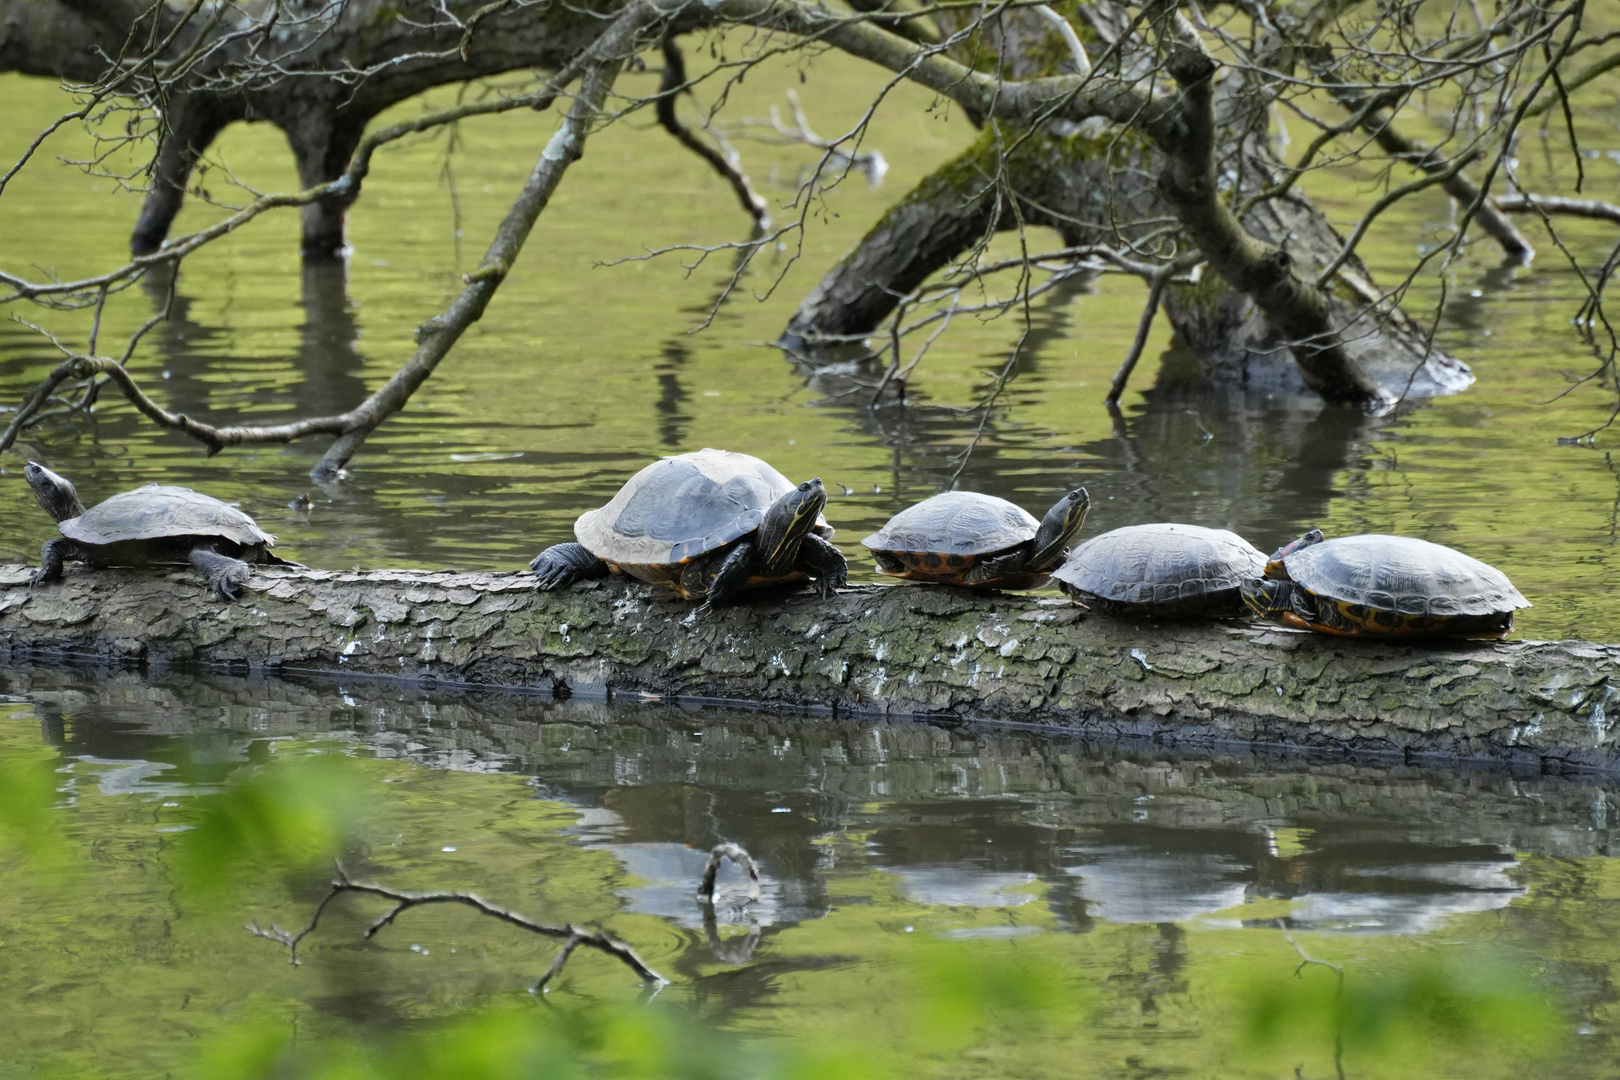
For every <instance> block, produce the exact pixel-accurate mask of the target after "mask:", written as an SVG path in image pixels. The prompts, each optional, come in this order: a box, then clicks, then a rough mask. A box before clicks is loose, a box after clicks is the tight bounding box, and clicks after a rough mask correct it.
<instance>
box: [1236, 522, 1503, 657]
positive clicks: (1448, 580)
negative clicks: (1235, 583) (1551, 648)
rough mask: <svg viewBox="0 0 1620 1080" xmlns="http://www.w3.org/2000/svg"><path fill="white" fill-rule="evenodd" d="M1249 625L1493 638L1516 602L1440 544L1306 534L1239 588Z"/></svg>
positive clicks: (1486, 568)
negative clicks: (1258, 621)
mask: <svg viewBox="0 0 1620 1080" xmlns="http://www.w3.org/2000/svg"><path fill="white" fill-rule="evenodd" d="M1243 602H1244V603H1245V604H1247V605H1248V607H1249V610H1250V611H1252V612H1253V613H1254V614H1255V615H1256V616H1257V617H1259V618H1262V619H1269V620H1272V621H1274V622H1280V623H1282V624H1283V625H1285V626H1292V627H1295V628H1298V629H1301V630H1318V631H1320V632H1322V633H1324V634H1341V635H1346V636H1354V637H1482V638H1500V637H1504V636H1506V634H1507V633H1508V631H1509V630H1511V629H1513V612H1514V611H1516V610H1517V609H1519V608H1527V607H1529V606H1530V601H1528V600H1526V599H1525V598H1524V596H1523V595H1522V594H1521V593H1520V592H1519V590H1518V589H1515V588H1514V587H1513V583H1512V582H1511V581H1509V580H1508V578H1507V575H1506V574H1504V573H1502V571H1500V570H1498V569H1497V568H1496V567H1494V566H1491V565H1489V564H1487V563H1482V562H1480V561H1479V560H1478V559H1475V558H1473V557H1471V556H1468V555H1464V554H1463V553H1462V552H1460V551H1458V550H1456V549H1455V548H1449V547H1446V546H1445V545H1444V544H1435V543H1431V542H1430V541H1428V540H1419V539H1416V538H1415V537H1410V536H1385V535H1382V534H1379V533H1362V534H1359V535H1356V536H1340V537H1335V538H1334V539H1332V540H1327V539H1324V538H1323V536H1322V530H1320V529H1312V530H1311V531H1310V532H1308V533H1306V534H1305V535H1304V536H1301V537H1300V538H1299V539H1298V540H1295V541H1294V542H1293V543H1291V544H1286V545H1284V546H1283V547H1281V548H1279V549H1277V551H1276V552H1275V553H1274V554H1273V555H1272V556H1271V559H1270V561H1269V562H1267V564H1266V567H1265V575H1264V577H1263V578H1260V579H1258V580H1255V581H1253V582H1250V583H1248V584H1246V585H1244V587H1243Z"/></svg>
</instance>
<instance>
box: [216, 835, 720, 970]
mask: <svg viewBox="0 0 1620 1080" xmlns="http://www.w3.org/2000/svg"><path fill="white" fill-rule="evenodd" d="M738 850H741V849H738ZM744 857H746V853H744ZM343 893H363V894H367V895H371V896H380V897H382V898H383V899H385V900H392V901H394V906H393V907H392V908H390V909H389V910H388V911H387V912H386V913H385V914H383V915H382V916H380V917H379V918H377V919H376V920H375V921H374V922H373V923H372V924H371V926H370V927H369V928H368V929H367V930H366V933H365V936H366V937H367V938H371V937H375V936H376V934H377V932H378V931H380V930H381V929H383V927H385V926H388V925H390V924H391V923H393V921H394V920H395V919H396V918H398V917H399V915H400V914H401V913H402V912H404V911H407V910H409V909H410V908H413V907H422V906H425V905H428V904H461V905H463V906H464V907H470V908H472V909H473V910H474V911H476V912H478V913H479V914H480V915H488V916H489V917H490V918H493V919H498V920H500V921H501V922H504V923H510V924H511V925H513V926H516V927H518V928H519V929H522V930H527V931H528V932H529V933H531V934H539V935H541V936H542V937H549V938H558V939H560V940H561V941H562V943H563V944H562V948H561V949H559V950H558V952H557V955H556V957H555V958H553V960H552V962H551V968H550V969H549V970H548V971H547V972H546V973H545V974H544V975H543V976H541V977H540V981H539V982H537V983H535V985H534V989H535V990H536V991H540V990H543V989H544V988H545V986H546V984H547V983H549V982H550V981H551V980H552V979H554V978H555V977H556V976H557V974H558V973H559V972H560V971H562V969H563V965H564V964H565V963H567V961H568V958H569V957H570V956H572V955H573V952H574V950H575V949H577V948H579V947H580V946H581V945H584V946H585V947H587V948H591V949H595V950H596V951H597V952H600V953H603V954H605V955H607V956H611V957H613V958H614V959H616V960H618V961H620V962H621V963H623V964H624V965H625V966H626V967H628V968H629V969H630V970H631V971H634V972H635V973H636V974H637V975H639V976H640V977H641V978H643V979H645V980H647V981H648V982H650V983H653V984H654V985H663V984H665V983H667V982H669V980H668V979H666V978H664V977H663V976H662V975H660V974H658V972H656V971H654V970H653V969H652V968H651V967H649V966H648V965H647V962H646V961H645V960H643V959H642V958H641V957H640V956H639V955H637V953H636V950H635V949H633V948H631V947H630V946H629V945H627V944H626V943H624V942H622V941H620V940H619V939H618V938H615V937H613V936H612V935H610V934H608V933H606V932H604V931H601V930H586V929H583V928H582V927H578V926H575V925H574V924H573V923H565V924H563V925H561V926H557V925H553V924H551V923H543V922H537V921H536V920H534V919H531V918H529V917H528V916H527V915H523V914H520V913H518V912H516V911H512V910H511V909H510V908H504V907H501V906H500V905H499V904H492V903H490V902H489V901H488V900H485V899H484V898H483V897H481V896H479V895H478V894H477V893H470V892H460V891H451V892H406V891H404V890H401V889H391V888H389V887H388V886H386V885H378V884H376V883H375V882H371V881H356V880H354V879H353V878H351V877H349V875H348V872H347V871H345V870H344V869H343V866H342V864H339V865H338V867H337V876H336V877H335V878H333V879H332V883H331V886H330V888H329V890H328V891H327V894H326V895H325V896H323V897H322V898H321V901H320V903H318V904H317V905H315V912H314V914H313V915H312V916H311V917H310V920H309V925H307V926H305V927H304V928H303V929H302V930H300V931H298V932H297V933H296V934H294V933H292V932H290V931H287V930H283V929H281V928H280V927H278V926H274V925H272V926H270V927H269V928H268V929H267V928H265V927H262V926H260V925H259V924H258V923H257V922H252V923H249V924H248V925H247V927H246V929H247V930H248V931H250V932H251V933H253V934H255V935H257V936H258V937H262V938H268V939H269V940H271V941H277V942H280V943H281V944H283V945H285V946H287V948H288V950H289V952H290V953H291V954H292V955H291V957H290V958H289V960H288V963H290V964H294V965H296V964H297V963H298V946H299V944H300V943H301V942H302V941H303V940H304V938H306V937H308V936H309V935H310V934H311V933H313V932H314V930H315V928H316V927H317V926H318V925H320V921H321V915H322V914H323V913H324V912H325V911H326V906H327V905H328V904H330V903H331V902H332V901H333V899H335V898H336V897H338V896H340V895H342V894H343Z"/></svg>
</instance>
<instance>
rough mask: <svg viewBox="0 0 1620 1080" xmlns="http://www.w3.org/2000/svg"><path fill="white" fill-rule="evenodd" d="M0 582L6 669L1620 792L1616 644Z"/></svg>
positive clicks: (826, 609)
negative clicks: (1418, 769)
mask: <svg viewBox="0 0 1620 1080" xmlns="http://www.w3.org/2000/svg"><path fill="white" fill-rule="evenodd" d="M27 575H28V570H27V568H26V567H5V568H0V647H3V648H6V649H8V650H9V651H10V654H11V656H12V657H13V658H16V659H22V658H30V657H32V658H41V657H47V658H49V657H55V658H73V657H77V658H81V659H90V660H95V661H99V662H104V663H118V664H134V665H140V664H145V665H149V666H162V665H176V664H178V665H201V666H205V667H209V668H224V669H227V670H242V671H250V670H256V671H263V672H268V673H276V672H297V671H314V672H326V673H338V674H344V675H347V674H351V673H352V674H353V675H357V676H383V677H388V678H393V679H401V680H405V681H408V682H415V683H427V684H437V685H444V684H465V685H496V686H504V687H510V688H523V689H540V690H542V691H554V692H560V693H565V694H576V695H583V696H591V695H598V696H608V695H612V694H620V693H622V694H629V695H632V696H641V695H652V696H655V697H662V698H681V699H705V700H730V701H735V702H739V703H741V702H747V703H764V704H766V705H768V706H771V707H776V708H784V707H786V708H794V709H808V710H812V711H827V712H834V713H845V714H869V713H877V714H889V715H917V716H926V717H931V718H936V719H949V720H950V721H951V722H953V723H959V722H970V721H977V722H989V723H998V724H1029V725H1037V726H1041V727H1049V728H1055V729H1060V730H1064V731H1069V732H1074V733H1080V734H1086V735H1092V736H1103V737H1120V736H1130V737H1147V738H1152V739H1156V740H1161V741H1166V742H1175V743H1223V742H1224V743H1262V744H1277V745H1286V746H1297V747H1310V748H1316V749H1321V750H1327V751H1331V752H1335V753H1352V752H1353V753H1363V754H1370V755H1383V756H1392V757H1396V758H1402V759H1407V760H1454V759H1483V760H1492V761H1498V762H1506V763H1510V764H1514V765H1516V766H1519V767H1527V768H1531V769H1536V770H1542V771H1564V770H1581V769H1595V770H1600V771H1605V772H1614V771H1620V742H1617V741H1616V740H1615V739H1614V737H1613V733H1612V726H1613V721H1612V719H1610V717H1611V716H1612V714H1613V713H1614V711H1615V699H1616V698H1617V697H1620V694H1617V692H1616V690H1615V688H1614V684H1615V682H1616V679H1617V676H1620V669H1617V666H1616V665H1617V661H1620V647H1617V646H1609V645H1595V644H1588V643H1583V642H1525V643H1517V644H1505V645H1504V644H1476V643H1441V644H1421V643H1419V644H1401V645H1393V644H1387V643H1380V642H1366V641H1354V640H1342V639H1330V638H1325V637H1320V636H1316V635H1309V634H1299V633H1293V632H1289V631H1283V630H1272V629H1266V628H1262V627H1257V626H1249V625H1243V624H1137V623H1132V622H1125V621H1120V620H1115V619H1110V618H1105V617H1100V616H1091V615H1088V614H1087V613H1086V612H1084V611H1083V610H1082V609H1080V608H1077V607H1074V606H1072V605H1070V604H1068V603H1067V602H1066V601H1063V600H1060V599H1056V598H1042V597H1030V596H1015V595H1011V594H993V593H992V594H988V595H986V594H979V593H970V592H966V591H961V590H954V589H948V588H936V587H922V586H863V587H856V588H852V589H850V590H847V591H845V592H843V593H841V594H839V595H838V596H836V597H834V598H832V599H830V600H827V601H822V600H820V599H818V598H817V597H815V596H813V595H811V594H809V593H804V592H781V591H771V592H759V593H753V594H750V595H749V597H748V598H747V599H746V601H745V602H744V603H742V604H739V605H736V606H734V607H729V608H726V609H722V610H721V611H719V612H716V613H713V614H711V615H709V616H707V617H702V618H700V617H698V616H697V615H696V614H695V612H694V610H693V608H692V607H691V606H690V605H689V604H687V603H685V602H683V601H679V600H675V599H673V598H669V597H666V596H663V595H660V594H657V593H655V592H652V591H651V590H649V589H647V588H646V587H644V586H641V585H637V584H626V583H624V582H622V581H619V580H608V581H603V582H594V583H588V584H586V585H582V586H576V587H574V588H571V589H568V590H564V591H561V592H556V593H540V592H537V591H536V590H535V588H534V585H533V579H532V577H531V576H530V575H528V574H526V573H510V574H457V573H442V572H439V573H435V572H427V571H412V570H378V571H372V572H370V573H343V574H340V573H334V572H330V571H311V570H280V569H260V570H257V571H256V573H255V576H254V578H253V579H252V581H251V582H250V587H251V589H252V590H253V591H251V592H250V593H248V594H246V595H245V597H244V598H243V599H242V600H240V601H239V602H237V603H234V604H220V603H217V602H216V601H214V600H212V599H211V598H210V595H209V594H208V592H207V589H206V588H205V587H204V586H203V585H202V584H201V582H200V581H199V580H197V579H195V578H194V577H193V576H192V575H190V574H188V573H184V572H181V573H175V574H169V575H164V574H154V573H140V572H135V571H95V572H92V571H86V570H79V569H77V568H74V569H71V570H70V572H69V573H68V575H67V577H66V579H65V580H64V581H63V582H62V583H61V584H60V585H54V586H47V587H40V588H36V589H30V588H29V587H28V585H27V580H28V577H27Z"/></svg>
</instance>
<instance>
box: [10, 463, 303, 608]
mask: <svg viewBox="0 0 1620 1080" xmlns="http://www.w3.org/2000/svg"><path fill="white" fill-rule="evenodd" d="M23 478H24V479H25V480H27V481H28V486H29V487H30V488H32V489H33V491H34V498H35V499H36V500H37V501H38V502H39V505H40V507H41V508H42V509H44V511H45V512H46V513H47V514H49V515H51V517H52V518H53V519H54V520H55V521H56V527H57V528H58V529H60V530H61V532H62V535H61V536H60V537H58V538H56V539H55V540H48V541H46V542H45V546H44V547H43V548H41V549H40V553H39V560H40V568H39V570H37V571H35V573H34V576H33V578H32V579H31V580H30V585H44V584H48V583H50V582H53V581H60V580H61V579H62V563H63V562H64V561H65V560H67V559H79V560H81V561H83V562H87V563H89V564H90V565H91V566H147V565H152V564H164V563H171V564H173V563H190V564H191V565H192V566H194V567H196V568H197V569H198V570H200V571H201V572H202V574H203V576H204V577H205V578H207V579H208V587H209V588H210V589H212V590H213V591H214V595H215V596H217V597H219V598H220V599H221V600H234V599H236V590H237V587H238V586H240V585H242V584H244V583H246V581H247V579H248V575H249V574H250V573H251V571H250V570H249V569H248V563H249V562H256V563H271V564H274V565H277V566H299V565H300V564H298V563H295V562H290V561H289V560H287V559H283V558H281V557H280V556H278V555H275V554H272V553H271V551H270V548H271V546H272V545H274V544H275V542H276V538H275V537H274V536H271V535H270V534H269V533H267V532H265V531H264V530H263V529H261V528H259V525H258V523H257V522H255V521H254V520H253V519H252V518H251V517H249V516H248V515H246V514H244V513H243V512H242V511H240V510H238V509H237V508H236V507H234V506H231V505H229V504H227V503H222V502H220V501H219V500H218V499H216V498H213V497H212V496H209V495H204V494H202V493H200V492H196V491H192V490H191V489H190V488H183V487H170V486H168V485H166V484H147V485H146V486H144V487H138V488H136V489H135V490H133V491H121V492H119V493H118V494H117V495H114V496H112V497H111V498H109V499H107V500H106V501H104V502H99V503H97V504H96V505H95V506H92V507H91V508H90V509H88V510H86V509H85V508H84V503H82V502H80V501H79V492H78V489H76V488H75V487H74V486H73V484H72V483H71V482H70V481H69V480H68V479H67V478H65V477H62V476H58V475H57V474H56V473H54V472H52V471H51V470H49V469H47V468H46V467H45V466H43V465H41V464H39V463H38V462H35V461H30V462H29V463H28V464H27V465H25V466H23Z"/></svg>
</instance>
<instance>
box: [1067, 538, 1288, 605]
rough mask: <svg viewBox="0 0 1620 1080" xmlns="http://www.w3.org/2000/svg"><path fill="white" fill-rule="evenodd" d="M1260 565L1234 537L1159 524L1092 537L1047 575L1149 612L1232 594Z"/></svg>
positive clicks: (1260, 558) (1259, 557)
mask: <svg viewBox="0 0 1620 1080" xmlns="http://www.w3.org/2000/svg"><path fill="white" fill-rule="evenodd" d="M1265 566H1266V557H1265V555H1263V554H1261V552H1260V551H1259V549H1257V548H1256V547H1255V546H1254V545H1253V544H1250V543H1249V542H1248V541H1247V540H1245V539H1243V537H1241V536H1239V535H1238V534H1237V533H1234V532H1228V531H1227V530H1225V529H1206V528H1204V527H1203V526H1201V525H1182V524H1169V523H1159V524H1151V525H1127V526H1126V527H1124V528H1122V529H1115V530H1113V531H1112V532H1106V533H1103V534H1102V535H1101V536H1094V537H1092V538H1091V539H1090V540H1087V541H1086V542H1085V543H1083V544H1081V545H1080V546H1079V547H1077V548H1075V549H1074V551H1072V552H1071V553H1070V554H1069V557H1068V558H1067V559H1066V560H1064V563H1063V565H1062V566H1060V567H1058V569H1057V570H1056V571H1055V572H1054V573H1053V574H1052V576H1053V577H1054V578H1056V579H1057V580H1058V581H1060V582H1066V583H1067V584H1069V585H1072V586H1073V587H1074V588H1075V589H1077V590H1079V591H1080V592H1083V593H1089V594H1090V595H1092V596H1096V597H1099V598H1101V599H1103V600H1106V601H1109V602H1110V603H1115V604H1139V605H1142V606H1143V607H1148V608H1154V607H1173V606H1175V605H1178V604H1182V603H1185V602H1187V601H1191V600H1195V599H1196V598H1198V597H1202V596H1206V595H1208V594H1211V593H1221V592H1227V591H1230V590H1235V589H1237V588H1239V587H1240V586H1241V585H1242V584H1243V582H1245V581H1248V580H1252V579H1254V578H1257V577H1259V576H1260V574H1261V572H1262V571H1263V570H1264V569H1265Z"/></svg>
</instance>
